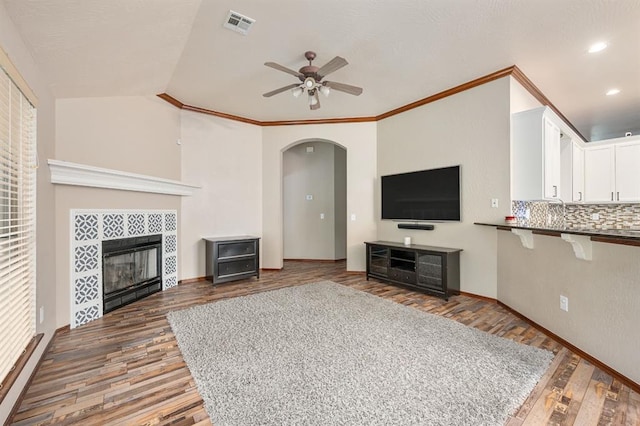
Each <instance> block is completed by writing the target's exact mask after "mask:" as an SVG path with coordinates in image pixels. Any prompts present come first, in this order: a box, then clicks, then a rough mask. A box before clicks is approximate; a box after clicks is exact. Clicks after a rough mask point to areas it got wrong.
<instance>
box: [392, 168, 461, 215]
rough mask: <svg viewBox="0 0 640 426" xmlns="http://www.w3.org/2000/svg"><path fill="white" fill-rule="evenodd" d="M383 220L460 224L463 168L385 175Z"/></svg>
mask: <svg viewBox="0 0 640 426" xmlns="http://www.w3.org/2000/svg"><path fill="white" fill-rule="evenodd" d="M380 180H381V183H382V219H393V220H412V221H419V220H424V221H438V222H441V221H460V207H461V206H460V166H451V167H442V168H439V169H429V170H421V171H417V172H410V173H400V174H395V175H387V176H382V177H381V178H380Z"/></svg>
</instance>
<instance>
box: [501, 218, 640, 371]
mask: <svg viewBox="0 0 640 426" xmlns="http://www.w3.org/2000/svg"><path fill="white" fill-rule="evenodd" d="M491 232H493V233H497V234H498V237H497V238H498V300H500V301H501V302H503V303H504V304H506V305H507V306H509V307H511V308H513V309H515V310H516V311H518V312H519V313H521V314H522V315H524V316H526V317H527V318H529V319H531V320H533V321H535V322H536V323H538V324H540V325H541V326H543V327H545V328H546V329H548V330H550V331H552V332H553V333H555V334H557V335H558V336H560V337H562V338H563V339H565V340H567V341H568V342H570V343H571V344H573V345H574V346H576V347H578V348H580V349H582V350H583V351H585V352H586V353H588V354H590V355H591V356H593V357H595V358H596V359H598V360H599V361H602V362H603V363H605V364H606V365H608V366H609V367H611V368H613V369H614V370H616V371H618V372H619V373H622V374H623V375H625V376H627V377H628V378H630V379H631V380H633V381H634V382H636V383H640V363H638V354H640V329H639V328H638V324H639V323H640V310H638V300H640V264H639V263H638V255H639V254H640V247H630V246H624V245H618V244H605V243H595V242H594V243H592V250H593V253H592V255H593V260H591V261H584V260H579V259H577V258H576V257H575V255H574V253H573V248H572V247H571V245H570V244H568V243H566V242H564V241H562V240H561V239H560V238H559V237H550V236H544V235H534V237H533V243H534V248H533V250H530V249H526V248H524V247H522V244H521V243H520V239H519V237H517V236H515V235H513V234H512V233H511V232H506V231H495V230H492V231H491ZM560 295H563V296H567V297H568V298H569V311H568V312H564V311H561V310H560Z"/></svg>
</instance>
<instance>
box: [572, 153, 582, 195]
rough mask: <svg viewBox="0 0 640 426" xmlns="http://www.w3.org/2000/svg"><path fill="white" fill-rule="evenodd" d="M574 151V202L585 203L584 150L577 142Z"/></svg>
mask: <svg viewBox="0 0 640 426" xmlns="http://www.w3.org/2000/svg"><path fill="white" fill-rule="evenodd" d="M571 145H572V146H571V149H572V156H571V162H572V184H573V185H572V187H573V190H572V195H571V200H572V201H584V150H583V149H582V147H580V145H578V144H577V143H576V142H575V141H574V142H572V143H571Z"/></svg>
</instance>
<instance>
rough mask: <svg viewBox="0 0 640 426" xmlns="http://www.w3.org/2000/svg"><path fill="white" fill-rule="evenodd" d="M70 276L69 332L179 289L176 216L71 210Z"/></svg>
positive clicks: (153, 212) (162, 212)
mask: <svg viewBox="0 0 640 426" xmlns="http://www.w3.org/2000/svg"><path fill="white" fill-rule="evenodd" d="M105 265H106V266H107V269H106V270H105V269H104V266H105ZM105 271H106V272H105ZM70 275H71V319H70V325H71V328H75V327H78V326H80V325H82V324H85V323H87V322H89V321H92V320H94V319H97V318H100V317H101V316H102V315H104V314H105V313H107V312H110V311H112V310H113V309H116V308H117V307H118V306H123V305H126V304H128V303H131V302H133V301H134V300H137V299H138V298H141V297H145V296H147V295H149V294H151V293H155V292H157V291H161V290H166V289H168V288H170V287H173V286H175V285H177V284H178V214H177V211H176V210H71V274H70Z"/></svg>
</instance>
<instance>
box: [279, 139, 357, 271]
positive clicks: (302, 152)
mask: <svg viewBox="0 0 640 426" xmlns="http://www.w3.org/2000/svg"><path fill="white" fill-rule="evenodd" d="M307 148H312V149H313V152H307ZM335 148H336V146H335V145H333V144H331V143H327V142H317V141H314V142H307V143H304V144H300V145H296V146H293V147H291V148H289V149H287V150H286V151H285V152H284V153H283V161H282V163H283V164H282V180H283V189H282V190H283V205H284V208H283V210H284V211H283V215H284V229H283V233H284V258H285V259H335V215H334V210H335V196H334V186H335V179H334V175H335V168H334V166H335V164H334V160H335V152H334V151H335ZM338 149H342V148H338ZM307 195H310V196H311V197H312V199H311V200H307V199H306V197H307ZM343 214H346V213H343ZM320 215H323V216H324V218H323V219H321V216H320ZM310 241H313V244H310V243H309V242H310Z"/></svg>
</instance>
